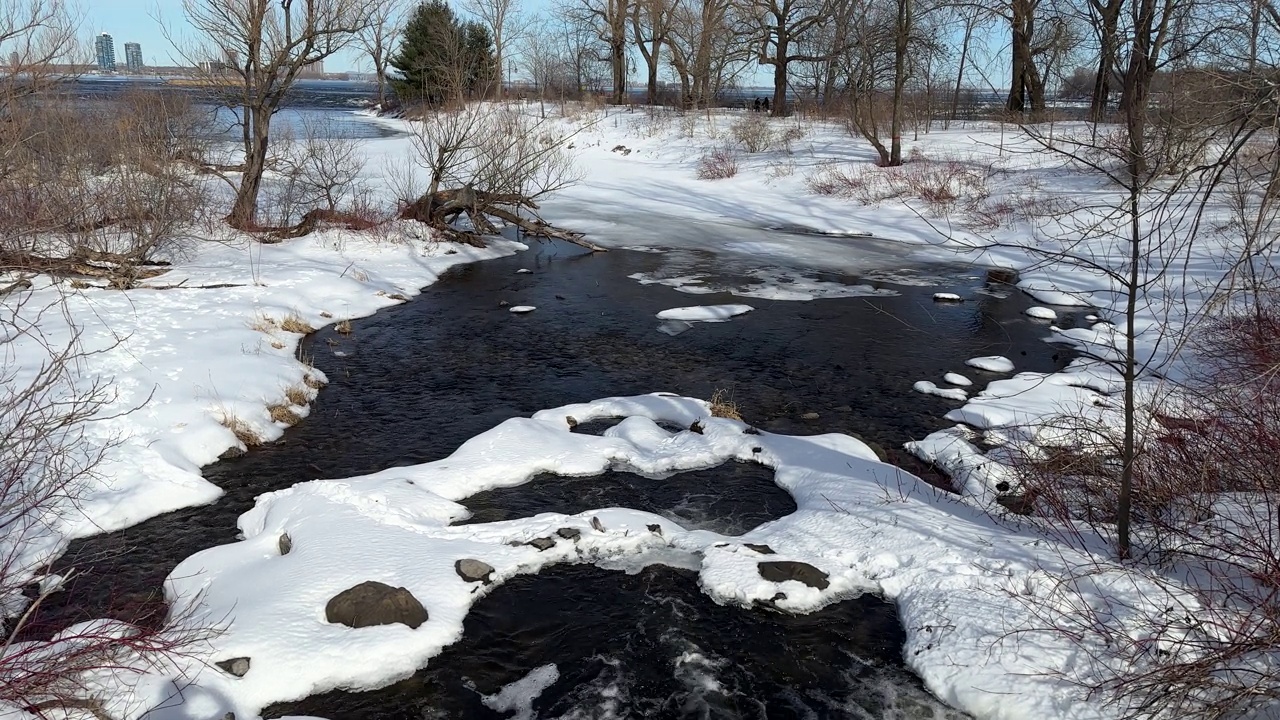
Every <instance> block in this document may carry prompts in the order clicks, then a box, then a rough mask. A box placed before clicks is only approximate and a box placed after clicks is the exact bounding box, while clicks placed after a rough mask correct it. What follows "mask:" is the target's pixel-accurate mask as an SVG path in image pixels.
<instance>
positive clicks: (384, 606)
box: [324, 580, 427, 629]
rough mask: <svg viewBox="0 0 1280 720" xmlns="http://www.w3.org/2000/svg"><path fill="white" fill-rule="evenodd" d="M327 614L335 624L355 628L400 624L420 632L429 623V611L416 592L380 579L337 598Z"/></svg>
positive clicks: (329, 606)
mask: <svg viewBox="0 0 1280 720" xmlns="http://www.w3.org/2000/svg"><path fill="white" fill-rule="evenodd" d="M324 615H325V619H327V620H328V621H329V622H331V623H337V624H341V625H346V626H347V627H353V628H362V627H370V626H373V625H391V624H393V623H400V624H402V625H408V626H409V627H411V628H415V629H416V628H417V627H418V626H419V625H421V624H422V623H424V622H426V621H427V609H426V608H424V607H422V603H420V602H418V599H417V598H415V597H414V596H413V593H411V592H409V591H408V590H406V589H404V588H402V587H399V588H396V587H391V586H390V585H387V584H386V583H380V582H377V581H376V580H366V581H365V582H362V583H360V584H359V585H356V586H355V587H352V588H348V589H346V590H343V591H342V592H340V593H338V594H337V595H334V596H333V599H331V600H329V602H328V603H327V604H326V605H325V606H324Z"/></svg>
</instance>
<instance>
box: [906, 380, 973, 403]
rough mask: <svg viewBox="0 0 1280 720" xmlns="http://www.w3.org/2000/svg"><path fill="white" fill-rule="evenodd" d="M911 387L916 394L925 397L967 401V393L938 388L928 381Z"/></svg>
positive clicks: (922, 381)
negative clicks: (931, 396) (934, 396)
mask: <svg viewBox="0 0 1280 720" xmlns="http://www.w3.org/2000/svg"><path fill="white" fill-rule="evenodd" d="M911 387H912V389H913V390H915V391H916V392H918V393H924V394H925V395H937V396H938V397H942V398H946V399H948V400H959V401H960V402H964V401H965V400H968V399H969V393H967V392H965V391H964V390H961V389H960V388H940V387H938V386H937V385H935V384H934V383H931V382H929V381H928V380H920V381H917V382H916V384H915V385H912V386H911Z"/></svg>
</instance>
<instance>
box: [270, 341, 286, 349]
mask: <svg viewBox="0 0 1280 720" xmlns="http://www.w3.org/2000/svg"><path fill="white" fill-rule="evenodd" d="M271 347H273V348H275V349H276V350H283V349H284V343H282V342H280V341H279V340H272V341H271Z"/></svg>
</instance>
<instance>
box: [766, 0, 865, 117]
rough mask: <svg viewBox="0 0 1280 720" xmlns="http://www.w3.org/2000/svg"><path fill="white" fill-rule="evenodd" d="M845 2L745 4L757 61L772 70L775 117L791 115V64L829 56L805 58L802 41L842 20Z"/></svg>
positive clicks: (802, 0)
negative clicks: (789, 90)
mask: <svg viewBox="0 0 1280 720" xmlns="http://www.w3.org/2000/svg"><path fill="white" fill-rule="evenodd" d="M843 2H846V0H746V5H745V6H744V8H743V12H744V15H745V18H746V20H747V22H748V26H749V27H750V32H751V34H752V36H753V42H754V43H755V45H756V47H757V53H756V59H757V61H758V62H759V63H760V64H761V65H770V66H772V67H773V101H772V109H773V114H774V116H776V117H786V116H787V115H789V114H790V108H789V105H788V103H787V89H788V86H789V80H790V75H789V71H790V67H791V63H793V62H801V61H805V62H818V61H821V60H823V59H824V58H825V57H827V56H828V55H827V53H826V52H824V53H823V54H820V55H808V54H805V53H804V52H803V46H802V45H801V44H800V42H799V41H800V39H801V38H802V37H804V36H805V35H806V34H808V33H810V32H812V31H813V30H814V29H815V28H817V27H819V26H820V25H822V24H823V23H825V22H828V21H829V20H830V18H832V17H836V16H839V15H840V12H839V9H838V7H839V5H840V3H843ZM835 50H838V49H835Z"/></svg>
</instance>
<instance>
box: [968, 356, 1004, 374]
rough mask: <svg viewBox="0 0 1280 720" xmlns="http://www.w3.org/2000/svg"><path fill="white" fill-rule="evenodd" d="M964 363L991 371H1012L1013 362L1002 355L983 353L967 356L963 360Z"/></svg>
mask: <svg viewBox="0 0 1280 720" xmlns="http://www.w3.org/2000/svg"><path fill="white" fill-rule="evenodd" d="M964 364H965V365H968V366H969V367H975V368H978V369H979V370H986V371H987V372H993V373H1009V372H1013V363H1012V362H1011V361H1010V360H1009V358H1007V357H1004V356H1003V355H985V356H983V357H976V358H969V359H968V360H965V361H964Z"/></svg>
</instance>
